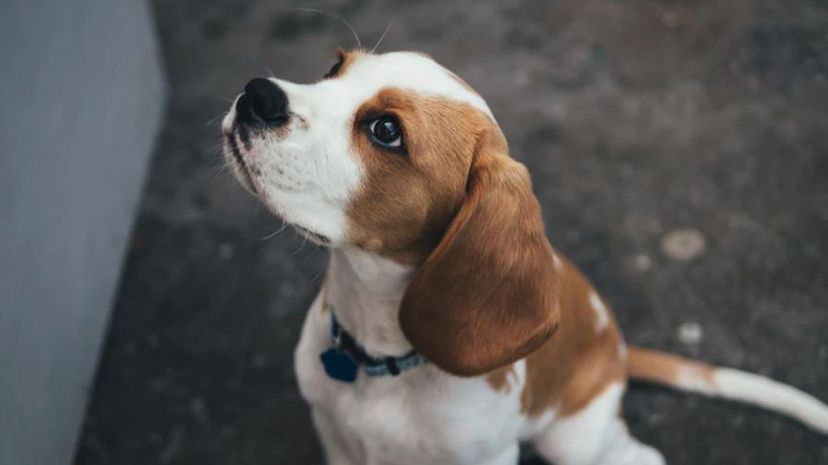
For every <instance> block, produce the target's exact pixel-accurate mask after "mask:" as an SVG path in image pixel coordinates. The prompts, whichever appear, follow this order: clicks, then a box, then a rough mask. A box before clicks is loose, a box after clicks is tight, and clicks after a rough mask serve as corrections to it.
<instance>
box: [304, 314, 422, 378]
mask: <svg viewBox="0 0 828 465" xmlns="http://www.w3.org/2000/svg"><path fill="white" fill-rule="evenodd" d="M329 310H330V312H331V347H329V348H328V349H327V350H325V351H324V352H322V353H321V354H320V355H319V359H320V360H321V361H322V365H323V366H324V367H325V372H326V373H327V374H328V376H330V377H331V378H333V379H335V380H338V381H342V382H345V383H352V382H354V380H356V377H357V373H358V371H359V367H360V366H362V370H363V371H364V372H365V374H367V375H368V376H372V377H377V376H388V375H391V376H398V375H399V374H400V373H403V372H405V371H408V370H410V369H412V368H416V367H418V366H420V365H422V364H423V363H425V362H426V359H425V358H424V357H423V356H422V355H420V354H419V353H418V352H417V351H415V350H412V351H411V352H409V353H407V354H405V355H402V356H400V357H382V358H375V357H371V356H370V355H368V353H367V352H365V349H363V348H362V346H360V345H359V344H358V343H357V342H356V340H355V339H354V337H353V336H351V334H350V333H349V332H348V331H346V330H345V329H344V328H343V327H342V326H341V325H340V324H339V322H338V321H336V316H335V315H334V308H333V305H331V306H330V307H329Z"/></svg>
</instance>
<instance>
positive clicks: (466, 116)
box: [222, 51, 558, 375]
mask: <svg viewBox="0 0 828 465" xmlns="http://www.w3.org/2000/svg"><path fill="white" fill-rule="evenodd" d="M222 129H223V132H224V136H225V144H224V147H225V154H226V158H227V162H228V163H229V164H230V166H231V167H232V169H233V172H234V173H235V174H236V176H237V177H238V178H239V181H240V182H241V183H242V184H243V185H244V186H245V187H246V188H247V189H248V190H249V191H250V192H251V193H253V194H254V195H256V196H257V197H258V198H259V199H261V201H262V202H263V203H264V204H265V205H266V206H267V207H268V208H269V209H271V210H272V211H273V212H274V213H276V214H277V215H279V216H281V217H282V218H283V219H284V220H285V221H286V222H288V223H290V224H291V225H293V226H294V227H295V228H296V229H298V230H299V231H300V232H301V233H303V234H304V235H305V236H307V237H308V238H310V239H311V240H313V241H315V242H317V243H320V244H323V245H329V246H332V247H337V246H343V245H350V246H355V247H358V248H361V249H364V250H368V251H371V252H374V253H377V254H379V255H382V256H385V257H388V258H390V259H392V260H395V261H398V262H401V263H404V264H409V265H414V266H416V267H417V268H416V269H417V271H416V273H415V275H414V277H413V278H412V281H411V283H410V284H409V287H408V289H407V291H406V293H405V296H404V298H403V300H402V303H401V306H400V323H401V326H402V329H403V331H404V332H405V333H406V336H407V337H408V339H409V341H410V342H411V343H412V344H413V345H414V346H415V347H416V348H417V349H419V350H420V351H421V352H422V353H423V354H424V355H425V356H426V357H428V358H429V359H430V360H432V361H433V362H434V363H436V364H438V365H439V366H441V367H442V368H444V369H446V370H447V371H450V372H453V373H457V374H466V375H469V374H476V373H482V372H485V371H487V370H491V369H493V368H495V367H498V366H502V365H503V364H505V363H509V362H510V361H514V360H517V359H518V358H520V357H522V356H524V355H526V354H527V353H529V352H530V351H532V350H534V349H535V348H537V347H538V346H539V345H540V344H541V343H542V342H543V341H544V340H545V339H546V338H547V337H549V336H550V335H551V334H552V332H553V331H554V329H555V326H556V322H557V317H558V304H557V300H556V299H557V282H558V278H557V272H556V271H555V269H554V267H553V261H554V260H553V252H552V249H551V247H550V246H549V244H548V242H547V241H546V237H545V234H544V230H543V222H542V221H541V216H540V209H539V206H538V204H537V201H536V199H535V197H534V195H533V194H532V190H531V184H530V181H529V175H528V173H527V172H526V169H525V168H524V167H523V165H521V164H520V163H517V162H515V161H514V160H512V159H511V158H509V156H508V147H507V144H506V140H505V138H504V137H503V133H502V132H501V131H500V128H499V127H498V126H497V123H496V122H495V120H494V117H493V116H492V114H491V111H490V110H489V108H488V106H486V103H485V102H484V101H483V99H482V98H481V97H480V96H479V95H478V94H477V93H476V92H474V91H473V90H472V89H471V88H470V87H469V86H468V85H467V84H465V83H464V82H463V81H462V80H460V78H458V77H457V76H455V75H454V74H453V73H451V72H450V71H448V70H446V69H445V68H443V67H442V66H440V65H438V64H437V63H436V62H435V61H434V60H432V59H431V58H429V57H427V56H425V55H422V54H418V53H409V52H397V53H387V54H383V55H375V54H371V53H366V52H362V51H354V52H349V53H346V52H340V54H339V60H338V62H337V63H336V64H335V65H334V67H333V68H332V69H331V71H330V72H329V73H328V75H327V76H326V77H325V78H324V79H322V80H321V81H319V82H317V83H314V84H309V85H300V84H295V83H292V82H287V81H283V80H279V79H254V80H252V81H250V82H249V83H248V84H247V86H246V87H245V93H244V94H243V95H241V96H240V97H239V98H238V99H237V101H236V102H235V103H234V105H233V107H232V108H231V109H230V112H229V113H228V114H227V116H226V117H225V119H224V122H223V124H222ZM516 302H520V303H521V305H516Z"/></svg>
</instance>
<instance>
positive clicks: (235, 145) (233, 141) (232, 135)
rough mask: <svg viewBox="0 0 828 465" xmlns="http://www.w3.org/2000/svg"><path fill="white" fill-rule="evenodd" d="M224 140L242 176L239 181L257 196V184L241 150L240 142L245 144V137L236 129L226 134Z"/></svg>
mask: <svg viewBox="0 0 828 465" xmlns="http://www.w3.org/2000/svg"><path fill="white" fill-rule="evenodd" d="M224 138H225V140H226V141H227V146H228V147H229V148H230V154H231V155H232V157H233V161H235V162H236V166H237V167H238V171H239V173H240V174H241V176H240V177H241V179H239V181H240V182H241V184H242V185H243V186H244V187H245V188H246V189H247V190H249V191H250V192H251V193H253V194H256V184H255V183H254V182H253V177H252V175H251V172H250V168H249V167H248V166H247V163H245V162H244V157H243V156H242V153H241V150H240V149H239V142H240V141H241V142H242V143H244V138H243V136H242V135H241V134H240V133H239V131H237V130H235V128H234V129H233V130H231V131H230V132H227V133H225V134H224Z"/></svg>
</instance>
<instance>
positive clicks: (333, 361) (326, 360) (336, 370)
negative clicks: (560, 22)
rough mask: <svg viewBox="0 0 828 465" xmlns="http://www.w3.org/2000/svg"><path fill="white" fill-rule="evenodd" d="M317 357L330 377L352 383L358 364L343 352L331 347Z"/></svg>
mask: <svg viewBox="0 0 828 465" xmlns="http://www.w3.org/2000/svg"><path fill="white" fill-rule="evenodd" d="M319 359H320V360H322V365H324V366H325V373H327V374H328V376H330V377H331V378H333V379H335V380H337V381H342V382H343V383H353V382H354V380H355V379H356V377H357V370H358V369H359V365H357V364H356V362H354V360H353V359H352V358H351V357H350V356H349V355H348V354H346V353H345V352H342V351H341V350H339V349H337V348H335V347H331V348H330V349H328V350H326V351H325V352H322V353H321V354H319Z"/></svg>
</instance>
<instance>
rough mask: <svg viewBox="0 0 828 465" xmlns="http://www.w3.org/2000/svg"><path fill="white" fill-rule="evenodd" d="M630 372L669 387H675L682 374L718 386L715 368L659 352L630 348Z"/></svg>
mask: <svg viewBox="0 0 828 465" xmlns="http://www.w3.org/2000/svg"><path fill="white" fill-rule="evenodd" d="M628 370H629V373H630V376H631V377H633V378H636V379H641V380H644V381H649V382H653V383H659V384H665V385H667V386H671V385H675V384H676V383H677V382H678V381H679V375H680V374H681V372H684V374H686V375H690V376H691V377H695V378H699V379H703V380H705V381H707V382H708V383H709V384H710V385H711V386H715V385H716V380H715V372H716V368H715V367H713V366H711V365H708V364H706V363H702V362H697V361H695V360H688V359H686V358H683V357H679V356H678V355H673V354H666V353H664V352H659V351H657V350H650V349H641V348H638V347H630V348H629V362H628Z"/></svg>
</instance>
